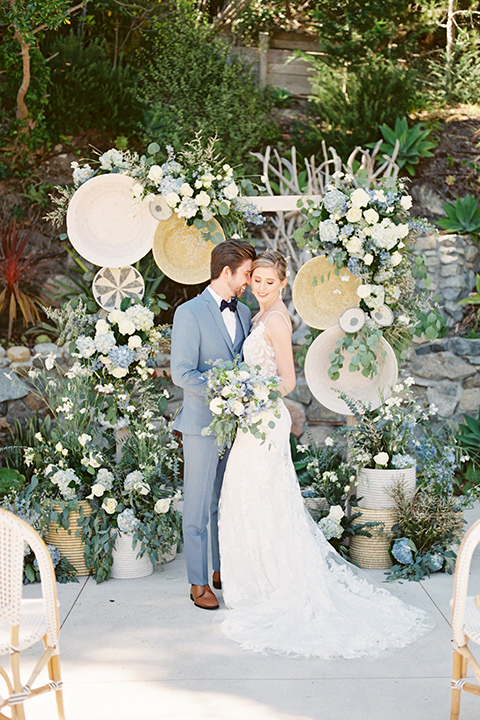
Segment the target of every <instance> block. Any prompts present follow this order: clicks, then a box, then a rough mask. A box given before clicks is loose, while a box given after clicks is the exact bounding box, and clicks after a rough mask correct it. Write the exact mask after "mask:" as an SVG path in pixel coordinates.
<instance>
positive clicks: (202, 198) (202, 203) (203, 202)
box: [193, 190, 211, 208]
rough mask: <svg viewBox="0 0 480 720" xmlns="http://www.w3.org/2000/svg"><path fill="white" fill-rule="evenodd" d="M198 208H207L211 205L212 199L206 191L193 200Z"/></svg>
mask: <svg viewBox="0 0 480 720" xmlns="http://www.w3.org/2000/svg"><path fill="white" fill-rule="evenodd" d="M193 199H194V201H195V202H196V204H197V205H198V207H200V208H206V207H208V205H210V200H211V197H210V195H209V194H208V193H206V192H205V190H202V191H201V192H199V193H198V195H195V197H194V198H193Z"/></svg>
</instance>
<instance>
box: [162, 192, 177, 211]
mask: <svg viewBox="0 0 480 720" xmlns="http://www.w3.org/2000/svg"><path fill="white" fill-rule="evenodd" d="M165 200H166V203H167V205H168V206H169V207H171V208H176V207H177V205H178V204H179V202H180V195H179V194H178V193H176V192H170V193H168V194H167V195H166V196H165Z"/></svg>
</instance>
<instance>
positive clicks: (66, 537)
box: [46, 500, 92, 576]
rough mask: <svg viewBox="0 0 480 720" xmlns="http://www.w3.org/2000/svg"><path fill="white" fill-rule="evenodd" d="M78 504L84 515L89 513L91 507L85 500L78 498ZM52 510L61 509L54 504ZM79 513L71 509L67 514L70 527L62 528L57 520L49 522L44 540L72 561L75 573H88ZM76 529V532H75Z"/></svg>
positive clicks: (80, 574)
mask: <svg viewBox="0 0 480 720" xmlns="http://www.w3.org/2000/svg"><path fill="white" fill-rule="evenodd" d="M78 504H79V505H80V506H81V507H82V509H83V514H84V515H90V514H91V512H92V508H91V507H90V503H89V502H87V500H79V501H78ZM54 510H57V511H58V512H60V511H61V508H60V506H58V505H55V506H54ZM79 517H80V513H78V512H76V511H72V512H71V513H70V515H69V520H70V527H69V529H68V530H64V529H63V528H62V527H61V526H60V525H59V524H58V522H51V523H50V524H49V526H48V532H47V534H46V540H47V542H48V543H50V544H51V545H55V547H56V548H57V549H58V550H59V552H60V554H61V555H63V556H64V557H66V558H67V560H68V561H69V562H71V563H72V565H73V566H74V568H75V570H76V571H77V575H79V576H82V575H89V573H90V571H89V570H88V569H87V567H86V565H85V543H84V542H82V539H81V532H82V530H81V528H79V526H78V519H79ZM77 531H78V534H77Z"/></svg>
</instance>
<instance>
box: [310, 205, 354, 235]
mask: <svg viewBox="0 0 480 720" xmlns="http://www.w3.org/2000/svg"><path fill="white" fill-rule="evenodd" d="M346 218H347V220H348V222H349V223H357V222H360V220H361V219H362V211H361V209H360V208H359V207H357V206H356V205H354V206H353V207H351V208H350V210H349V211H348V212H347V214H346ZM324 222H328V220H325V221H324ZM320 237H321V238H322V240H323V239H324V238H323V237H322V233H321V232H320Z"/></svg>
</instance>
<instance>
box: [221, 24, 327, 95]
mask: <svg viewBox="0 0 480 720" xmlns="http://www.w3.org/2000/svg"><path fill="white" fill-rule="evenodd" d="M295 50H302V51H303V52H304V53H306V54H307V58H312V59H313V58H314V57H321V55H322V53H321V52H320V51H319V49H318V43H316V42H315V41H313V40H312V38H311V37H310V36H308V35H303V34H301V33H287V32H276V33H274V34H272V35H269V34H268V33H260V42H259V47H258V48H255V47H243V46H235V45H234V46H233V47H232V51H233V52H234V53H235V54H238V55H240V56H241V57H243V58H245V59H246V60H248V61H249V62H250V63H252V65H253V66H254V68H255V70H256V71H257V72H258V75H259V82H260V85H261V86H262V87H265V85H273V86H275V87H279V88H285V89H286V90H288V91H289V92H291V93H292V95H294V96H296V97H306V96H307V95H309V94H310V93H311V86H310V81H309V77H310V76H311V75H312V74H313V73H314V72H315V71H314V69H313V68H312V66H311V65H310V64H309V63H308V59H304V58H303V57H297V56H296V55H295Z"/></svg>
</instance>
